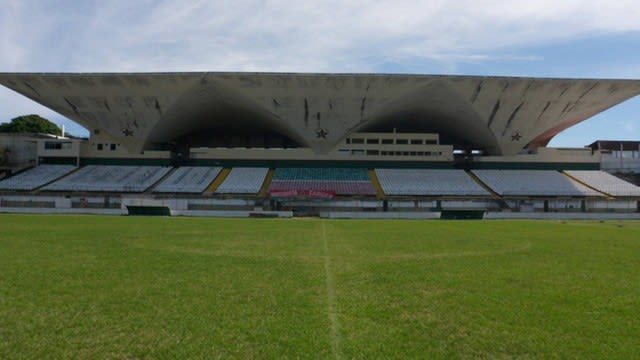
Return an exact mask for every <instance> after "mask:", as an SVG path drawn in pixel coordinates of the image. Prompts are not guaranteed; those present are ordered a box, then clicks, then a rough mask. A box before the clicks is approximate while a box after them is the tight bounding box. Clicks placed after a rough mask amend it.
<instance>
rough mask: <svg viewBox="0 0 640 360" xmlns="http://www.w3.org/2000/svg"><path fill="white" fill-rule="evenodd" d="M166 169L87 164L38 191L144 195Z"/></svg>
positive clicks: (167, 169) (166, 171) (159, 167)
mask: <svg viewBox="0 0 640 360" xmlns="http://www.w3.org/2000/svg"><path fill="white" fill-rule="evenodd" d="M170 170H171V169H170V168H168V167H161V166H117V165H87V166H85V167H83V168H81V169H80V170H78V171H76V172H74V173H73V174H71V175H69V176H66V177H64V178H62V179H60V180H58V181H55V182H53V183H51V184H49V185H47V186H45V187H43V188H42V190H45V191H96V192H144V191H145V190H147V189H148V188H150V187H151V186H152V185H153V184H155V183H157V182H158V181H159V180H160V179H161V178H162V177H163V176H164V175H165V174H166V173H168V172H169V171H170Z"/></svg>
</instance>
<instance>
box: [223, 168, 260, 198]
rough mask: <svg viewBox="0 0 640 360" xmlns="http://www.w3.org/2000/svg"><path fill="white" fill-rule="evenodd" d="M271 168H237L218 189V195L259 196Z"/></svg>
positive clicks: (232, 170)
mask: <svg viewBox="0 0 640 360" xmlns="http://www.w3.org/2000/svg"><path fill="white" fill-rule="evenodd" d="M268 172H269V168H254V167H236V168H233V169H231V172H230V173H229V175H228V176H227V177H226V179H225V180H224V181H223V182H222V184H220V186H219V187H218V188H217V189H216V191H215V192H216V194H257V193H258V192H259V191H260V188H261V187H262V184H263V183H264V179H265V177H266V176H267V173H268Z"/></svg>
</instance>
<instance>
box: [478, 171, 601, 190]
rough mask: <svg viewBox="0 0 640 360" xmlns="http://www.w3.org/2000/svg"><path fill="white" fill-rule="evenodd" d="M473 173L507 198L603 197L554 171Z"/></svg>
mask: <svg viewBox="0 0 640 360" xmlns="http://www.w3.org/2000/svg"><path fill="white" fill-rule="evenodd" d="M473 173H474V174H476V175H477V176H478V178H480V180H482V181H483V182H484V183H485V184H487V185H488V186H489V187H490V188H492V189H493V190H494V191H495V192H497V193H498V194H500V195H505V196H518V195H520V196H601V194H600V193H598V192H597V191H594V190H592V189H589V188H588V187H586V186H584V185H582V184H579V183H578V182H576V181H573V180H571V179H569V178H568V177H566V176H565V175H563V174H561V173H559V172H557V171H553V170H473Z"/></svg>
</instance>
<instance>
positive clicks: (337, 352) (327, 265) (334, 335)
mask: <svg viewBox="0 0 640 360" xmlns="http://www.w3.org/2000/svg"><path fill="white" fill-rule="evenodd" d="M321 224H322V241H323V244H324V272H325V278H326V280H327V281H326V283H327V313H328V315H329V326H330V329H329V330H330V331H331V351H332V352H333V356H334V357H335V358H336V359H341V358H342V350H341V349H340V329H339V324H338V309H337V303H336V291H335V281H334V279H333V271H332V269H331V256H330V254H329V244H328V241H327V228H326V227H325V225H324V220H322V222H321Z"/></svg>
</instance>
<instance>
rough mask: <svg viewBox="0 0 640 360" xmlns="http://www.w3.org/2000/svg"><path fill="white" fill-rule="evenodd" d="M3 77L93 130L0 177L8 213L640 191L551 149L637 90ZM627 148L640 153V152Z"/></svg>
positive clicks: (544, 208)
mask: <svg viewBox="0 0 640 360" xmlns="http://www.w3.org/2000/svg"><path fill="white" fill-rule="evenodd" d="M0 83H1V84H3V85H4V86H6V87H8V88H10V89H12V90H14V91H16V92H18V93H20V94H22V95H24V96H26V97H28V98H30V99H32V100H34V101H36V102H38V103H40V104H42V105H44V106H46V107H48V108H50V109H52V110H54V111H56V112H58V113H60V114H62V115H64V116H66V117H68V118H69V119H72V120H74V121H76V122H77V123H78V124H81V125H82V126H83V127H85V128H86V129H88V130H89V131H90V137H89V138H88V139H87V140H79V139H68V138H54V139H52V138H44V139H36V140H34V141H33V143H34V146H36V147H37V149H36V156H35V158H36V159H35V164H30V165H31V166H28V167H26V168H25V169H20V171H16V173H15V174H11V175H12V176H10V177H9V178H7V179H5V180H2V181H1V182H0V191H2V194H3V197H2V202H1V203H0V206H1V207H2V208H3V211H18V212H25V211H26V212H46V213H64V212H72V213H85V212H88V213H96V214H99V213H103V214H119V213H130V212H147V213H159V214H167V215H183V216H189V215H193V216H220V217H224V216H229V217H249V216H268V217H292V216H320V217H323V218H405V219H415V218H423V219H428V218H442V217H444V218H449V217H451V218H585V219H604V218H620V219H622V218H638V212H639V210H640V203H639V202H638V199H639V198H640V188H639V187H638V186H636V185H634V184H633V183H630V182H628V181H626V180H624V179H622V178H619V177H616V176H614V175H611V174H610V173H608V172H606V171H602V170H603V169H602V168H603V166H602V164H603V158H605V159H606V158H607V155H611V154H610V151H609V154H607V153H606V149H604V148H603V149H596V148H595V147H584V148H550V147H547V144H548V143H549V141H550V140H551V139H552V138H553V137H554V136H556V135H557V134H558V133H559V132H561V131H562V130H564V129H567V128H569V127H571V126H572V125H575V124H578V123H580V122H582V121H585V120H587V119H589V118H590V117H592V116H594V115H596V114H598V113H600V112H602V111H604V110H606V109H609V108H611V107H613V106H615V105H617V104H619V103H621V102H623V101H625V100H627V99H629V98H632V97H634V96H636V95H638V94H640V81H636V80H589V79H546V78H515V77H474V76H433V75H385V74H372V75H360V74H358V75H352V74H286V73H129V74H127V73H122V74H108V73H103V74H95V73H69V74H56V73H52V74H49V73H44V74H30V73H4V74H0ZM634 146H635V148H634ZM609 150H610V149H609ZM614 150H619V149H616V148H615V147H614ZM625 151H626V152H627V153H630V154H631V158H632V159H633V160H637V159H638V157H639V154H640V148H639V147H638V143H633V144H631V149H630V150H625ZM617 153H619V155H620V156H622V155H621V154H620V153H621V152H620V151H617Z"/></svg>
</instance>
